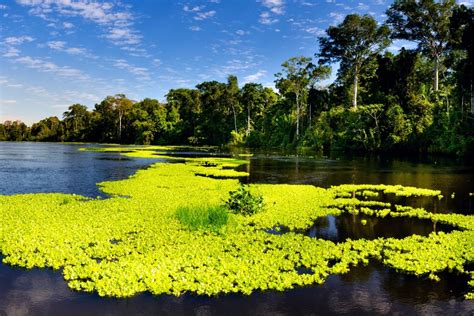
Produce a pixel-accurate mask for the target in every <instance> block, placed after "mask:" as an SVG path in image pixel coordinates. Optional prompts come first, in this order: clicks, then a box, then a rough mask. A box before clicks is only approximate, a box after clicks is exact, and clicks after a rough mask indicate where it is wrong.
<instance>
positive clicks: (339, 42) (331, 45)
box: [316, 14, 390, 108]
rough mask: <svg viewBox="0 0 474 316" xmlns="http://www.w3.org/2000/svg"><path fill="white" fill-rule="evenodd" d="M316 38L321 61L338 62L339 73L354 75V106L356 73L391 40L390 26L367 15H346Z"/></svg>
mask: <svg viewBox="0 0 474 316" xmlns="http://www.w3.org/2000/svg"><path fill="white" fill-rule="evenodd" d="M326 33H327V36H325V37H320V38H319V45H320V47H321V52H320V53H319V54H316V55H317V56H318V57H319V58H320V62H321V63H323V64H324V63H332V62H340V68H339V76H349V77H352V79H353V95H352V106H353V107H354V108H357V92H358V85H359V77H360V75H361V73H363V72H364V71H365V69H364V68H365V67H367V65H368V64H369V63H370V62H371V61H373V60H374V58H375V57H376V56H377V55H378V54H379V53H380V52H381V51H382V50H384V49H385V48H386V47H387V46H388V45H389V44H390V39H389V35H390V30H389V28H388V27H387V26H378V25H377V21H375V19H374V18H373V17H372V16H370V15H364V16H360V15H357V14H350V15H347V16H346V18H345V19H344V21H343V22H342V23H341V24H339V25H337V26H331V27H329V28H328V29H327V30H326Z"/></svg>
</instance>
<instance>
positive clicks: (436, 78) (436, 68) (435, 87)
mask: <svg viewBox="0 0 474 316" xmlns="http://www.w3.org/2000/svg"><path fill="white" fill-rule="evenodd" d="M438 89H439V58H438V57H436V58H435V66H434V80H433V90H434V91H438Z"/></svg>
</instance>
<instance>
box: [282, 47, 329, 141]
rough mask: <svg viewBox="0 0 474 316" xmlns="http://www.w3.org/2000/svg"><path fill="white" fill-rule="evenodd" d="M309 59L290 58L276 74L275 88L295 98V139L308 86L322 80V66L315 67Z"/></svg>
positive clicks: (297, 135)
mask: <svg viewBox="0 0 474 316" xmlns="http://www.w3.org/2000/svg"><path fill="white" fill-rule="evenodd" d="M311 60H312V59H311V58H310V57H304V56H298V57H292V58H290V59H288V60H287V61H285V62H284V63H283V64H281V66H282V72H279V73H277V74H276V75H275V76H276V78H277V79H276V80H275V83H276V87H277V88H278V90H280V93H281V94H283V95H285V94H288V93H292V94H294V96H295V103H296V138H297V139H298V138H299V135H300V119H301V114H302V113H301V112H302V106H303V104H304V103H305V99H306V96H307V93H308V88H309V86H310V84H313V83H314V82H315V80H318V79H321V78H323V76H321V75H322V74H325V73H326V72H325V71H322V70H321V69H322V68H325V69H326V67H324V66H320V67H317V66H315V65H314V64H313V63H312V62H311Z"/></svg>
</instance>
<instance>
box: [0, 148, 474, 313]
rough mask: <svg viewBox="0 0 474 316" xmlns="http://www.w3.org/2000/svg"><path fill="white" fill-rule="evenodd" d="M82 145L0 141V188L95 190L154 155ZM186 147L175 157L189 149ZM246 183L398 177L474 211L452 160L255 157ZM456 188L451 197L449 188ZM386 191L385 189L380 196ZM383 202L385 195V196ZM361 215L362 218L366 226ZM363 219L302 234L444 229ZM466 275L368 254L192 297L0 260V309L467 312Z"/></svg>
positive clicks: (469, 172) (466, 165)
mask: <svg viewBox="0 0 474 316" xmlns="http://www.w3.org/2000/svg"><path fill="white" fill-rule="evenodd" d="M84 146H90V145H62V144H37V143H2V142H0V194H16V193H30V192H65V193H76V194H82V195H86V196H91V197H95V196H98V195H102V194H101V192H100V191H99V190H98V189H97V187H96V186H95V183H97V182H100V181H106V180H116V179H123V178H126V177H127V176H129V175H131V174H133V173H134V172H135V171H136V170H137V169H139V168H144V167H146V166H148V165H149V164H151V163H153V162H155V161H157V160H153V159H138V158H137V159H134V158H130V159H129V158H125V157H121V156H119V155H118V154H116V153H95V152H81V151H78V150H77V149H78V148H80V147H84ZM192 154H196V153H192V152H187V153H181V155H192ZM242 168H243V169H247V170H248V171H250V176H249V177H248V178H246V179H242V180H243V181H244V182H252V183H299V184H312V185H318V186H324V187H328V186H331V185H337V184H342V183H374V184H375V183H385V184H402V185H411V186H418V187H426V188H433V189H440V190H442V191H443V194H444V195H445V196H447V197H448V196H449V198H444V199H442V200H441V201H439V200H437V199H431V198H430V199H406V198H399V199H397V200H395V199H393V198H391V199H392V201H391V202H394V203H399V204H410V205H415V206H423V207H426V208H427V209H428V210H430V211H434V212H462V213H466V214H472V213H473V205H474V201H473V198H472V197H469V192H474V167H473V165H472V164H471V163H470V162H469V161H458V160H455V159H435V158H428V159H416V160H401V159H391V158H380V157H379V158H352V159H314V158H304V157H284V156H278V155H272V156H268V155H265V154H260V155H256V156H255V157H253V158H251V163H250V165H249V166H248V167H242ZM453 192H454V193H455V195H454V197H453V198H451V194H452V193H453ZM384 198H387V197H384ZM388 200H390V197H388ZM361 219H367V220H368V221H367V223H366V224H365V225H363V224H361ZM386 221H390V219H371V218H366V217H362V216H359V217H353V216H351V215H343V216H338V217H328V218H324V219H321V220H319V221H317V222H316V223H315V225H314V226H313V227H312V228H311V229H310V230H309V231H307V232H304V233H305V234H307V235H309V236H312V237H318V238H326V239H330V240H334V241H342V240H345V239H346V238H353V239H356V238H376V237H378V236H386V237H389V236H390V237H397V238H399V237H403V236H407V235H410V234H414V233H416V234H420V235H426V234H428V233H429V232H431V231H433V230H437V231H439V230H444V231H449V230H450V229H451V228H450V227H443V226H440V225H439V224H438V225H437V226H433V223H431V222H426V221H424V222H423V221H417V220H405V219H396V221H397V223H395V222H393V223H392V222H386ZM467 290H468V287H467V280H466V279H465V278H464V277H459V276H456V275H453V274H447V273H446V274H444V275H442V277H441V281H440V282H433V281H430V280H425V279H418V278H415V277H413V276H407V275H404V274H400V273H397V272H395V271H393V270H391V269H388V268H385V267H383V266H381V265H380V264H378V263H376V262H374V263H371V264H370V265H369V266H365V267H364V266H359V267H355V268H353V269H352V270H351V271H350V272H349V273H348V274H346V275H342V276H338V275H333V276H330V277H329V278H328V279H327V281H326V282H325V283H324V284H323V285H319V286H318V285H315V286H311V287H305V288H297V289H293V290H289V291H285V292H273V291H267V292H263V293H262V292H259V293H254V294H252V295H250V296H240V295H229V296H221V297H218V298H207V297H200V296H194V295H183V296H182V297H179V298H176V297H171V296H159V297H153V296H151V295H149V294H142V295H139V296H136V297H134V298H131V299H104V298H100V297H98V296H97V295H95V294H86V293H77V292H72V291H70V290H69V289H68V288H67V285H66V283H65V282H64V281H63V279H62V276H61V274H60V272H53V271H51V270H48V269H33V270H29V271H27V270H24V269H20V268H15V267H10V266H6V265H1V264H0V316H4V315H135V314H136V315H333V314H334V315H335V314H351V315H354V314H355V315H359V314H386V315H393V314H398V315H412V314H423V315H474V302H472V301H465V300H463V298H462V296H463V295H464V293H466V291H467Z"/></svg>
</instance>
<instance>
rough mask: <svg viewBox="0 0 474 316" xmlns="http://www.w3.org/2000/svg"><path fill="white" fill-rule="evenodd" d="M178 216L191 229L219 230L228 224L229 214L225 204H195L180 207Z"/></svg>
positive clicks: (177, 211)
mask: <svg viewBox="0 0 474 316" xmlns="http://www.w3.org/2000/svg"><path fill="white" fill-rule="evenodd" d="M176 218H177V219H178V220H179V221H180V223H181V224H183V225H184V226H186V227H187V228H188V229H190V230H198V229H204V230H212V231H218V230H219V229H220V228H221V227H222V226H225V225H226V224H227V221H228V218H229V214H228V213H227V210H226V208H225V207H223V206H209V205H193V206H182V207H178V209H177V210H176Z"/></svg>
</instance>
